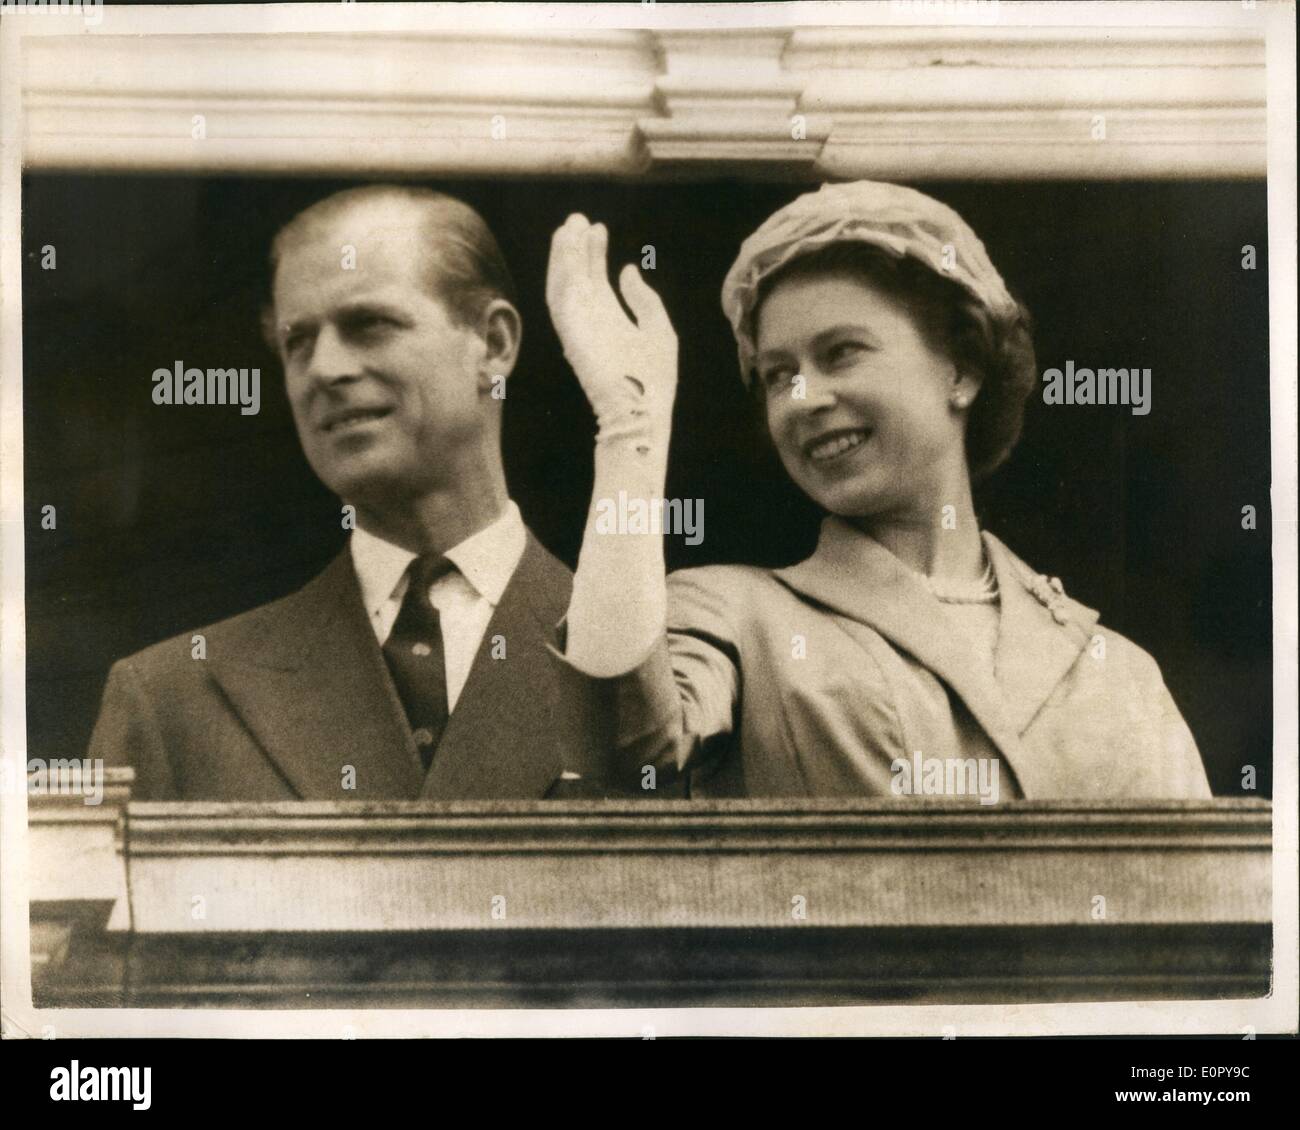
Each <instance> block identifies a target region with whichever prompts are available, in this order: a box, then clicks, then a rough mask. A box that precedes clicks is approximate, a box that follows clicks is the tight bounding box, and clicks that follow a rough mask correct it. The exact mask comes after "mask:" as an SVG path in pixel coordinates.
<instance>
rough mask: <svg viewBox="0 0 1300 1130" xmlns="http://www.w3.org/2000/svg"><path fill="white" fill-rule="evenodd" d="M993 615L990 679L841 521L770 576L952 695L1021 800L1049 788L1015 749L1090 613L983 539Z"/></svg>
mask: <svg viewBox="0 0 1300 1130" xmlns="http://www.w3.org/2000/svg"><path fill="white" fill-rule="evenodd" d="M983 538H984V544H985V547H986V552H987V553H988V555H989V557H990V559H991V561H992V564H993V568H994V571H995V573H996V574H997V578H998V587H999V590H1000V592H1001V613H1000V626H999V636H998V644H997V651H996V655H995V663H994V671H992V672H990V671H988V670H987V669H986V668H985V667H984V665H983V664H981V662H980V661H979V660H978V659H977V658H976V657H975V655H974V653H973V649H972V648H971V647H970V646H969V645H968V644H967V643H966V642H965V640H964V639H962V638H960V637H959V636H957V635H956V633H954V632H952V631H951V630H950V628H949V620H948V619H947V617H946V616H945V615H944V613H943V607H942V605H941V604H940V603H939V602H938V601H937V600H936V599H935V597H934V596H933V594H932V593H931V592H930V590H929V589H928V588H927V587H926V586H925V584H924V583H923V582H922V580H921V578H920V577H919V576H918V575H917V574H916V573H914V572H913V571H912V570H911V569H909V568H908V567H907V566H905V565H904V564H903V563H902V562H901V561H899V560H898V558H896V557H895V556H894V555H893V554H892V553H890V552H889V551H888V550H887V549H885V548H884V546H882V545H880V544H879V543H878V542H876V541H875V540H873V539H872V538H869V537H867V536H866V535H865V534H863V533H861V532H860V531H858V530H857V529H856V528H855V527H853V526H852V525H850V524H849V523H848V522H846V521H844V520H843V519H841V518H838V517H835V516H831V517H828V518H826V519H825V520H824V521H823V523H822V528H821V536H820V538H819V540H818V543H817V548H816V550H815V551H814V553H813V555H812V556H811V557H809V558H807V559H806V560H805V561H801V562H800V563H799V564H797V565H793V566H790V567H788V568H785V569H777V570H774V575H775V576H776V578H777V579H778V580H779V581H781V582H782V583H783V584H785V585H787V586H788V587H789V588H791V589H793V590H795V591H796V592H798V593H800V594H802V595H803V596H805V597H808V598H810V599H812V600H814V601H816V602H817V603H819V604H822V605H824V606H825V607H826V608H828V609H830V610H831V611H833V612H837V613H839V614H841V615H843V616H847V617H849V618H850V619H853V620H856V621H858V622H859V623H862V624H866V625H868V626H869V627H871V628H873V629H875V630H876V631H877V632H879V633H880V634H881V635H882V636H884V637H886V638H887V639H888V640H890V641H891V642H892V643H893V644H894V645H895V646H896V647H898V648H899V649H900V650H902V651H905V652H907V653H908V654H909V655H911V656H913V657H914V658H915V659H916V660H917V661H918V662H920V663H922V664H923V665H924V666H925V667H927V668H928V669H929V670H930V671H932V672H933V673H934V674H935V675H936V676H938V677H939V678H940V679H942V680H943V681H944V682H945V683H946V684H947V685H948V686H949V687H951V688H952V690H953V691H955V692H956V693H957V694H958V695H959V696H960V697H961V699H962V701H963V702H964V703H965V704H966V707H967V709H968V710H969V711H970V713H971V715H972V716H973V717H974V718H975V720H976V721H977V722H978V723H979V724H980V725H981V726H982V727H983V728H984V730H985V732H986V733H987V734H988V736H989V738H990V739H991V740H992V741H993V743H994V744H995V745H996V746H997V747H998V749H999V750H1000V751H1001V753H1002V755H1003V756H1004V757H1005V758H1006V759H1007V761H1008V762H1009V763H1010V764H1011V767H1012V769H1013V770H1014V772H1015V774H1016V777H1017V779H1018V780H1019V782H1020V785H1021V789H1022V791H1023V792H1024V795H1025V796H1027V797H1032V796H1034V795H1036V794H1038V793H1040V792H1041V791H1043V790H1044V789H1046V788H1048V787H1049V786H1050V771H1051V767H1050V766H1049V765H1047V764H1045V763H1043V759H1042V758H1041V757H1039V756H1037V755H1036V754H1034V753H1031V752H1030V751H1028V750H1026V749H1025V748H1024V746H1023V745H1022V743H1021V742H1020V740H1019V739H1020V735H1021V734H1023V733H1024V731H1025V729H1026V728H1027V727H1028V726H1029V723H1030V722H1031V721H1032V719H1033V717H1034V716H1035V715H1036V714H1037V713H1038V711H1039V709H1040V708H1041V707H1042V705H1043V703H1044V702H1045V701H1046V700H1047V698H1048V696H1049V695H1050V694H1051V693H1052V690H1053V689H1054V688H1055V686H1056V685H1057V683H1058V682H1060V680H1061V678H1062V677H1063V676H1064V675H1065V673H1066V672H1067V671H1068V670H1069V669H1070V667H1071V666H1072V665H1073V664H1074V662H1075V660H1076V659H1077V657H1078V655H1079V652H1080V651H1081V650H1082V649H1083V647H1084V646H1085V645H1086V643H1087V641H1088V633H1087V631H1086V628H1090V627H1091V626H1092V624H1094V623H1095V622H1096V613H1095V612H1092V611H1091V610H1090V609H1085V608H1083V606H1082V605H1079V604H1076V603H1075V602H1074V601H1071V600H1069V599H1068V598H1066V597H1065V596H1064V595H1063V594H1061V593H1059V592H1058V591H1057V589H1056V588H1053V587H1051V585H1050V583H1049V582H1048V581H1047V579H1046V578H1042V577H1039V576H1038V575H1037V574H1035V573H1034V572H1033V571H1032V570H1031V569H1029V567H1028V566H1027V565H1025V563H1024V562H1022V561H1021V560H1020V559H1019V558H1017V557H1016V556H1015V555H1014V554H1013V553H1012V552H1011V551H1010V550H1009V549H1007V547H1006V546H1005V545H1003V544H1002V543H1001V542H1000V541H999V540H998V539H997V538H995V537H994V536H993V535H992V534H988V533H985V534H984V535H983Z"/></svg>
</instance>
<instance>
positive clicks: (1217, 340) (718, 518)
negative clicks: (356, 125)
mask: <svg viewBox="0 0 1300 1130" xmlns="http://www.w3.org/2000/svg"><path fill="white" fill-rule="evenodd" d="M350 183H354V182H341V181H339V182H336V181H322V180H319V179H311V180H290V179H284V180H258V179H230V178H194V177H171V176H168V177H161V176H154V177H144V176H130V177H125V176H113V175H39V176H37V175H32V176H28V177H26V178H24V182H23V184H24V188H23V192H24V199H23V249H24V275H23V333H24V342H23V353H24V410H23V413H24V456H25V460H24V464H25V465H24V473H25V499H26V516H27V532H26V547H27V548H26V567H27V687H28V692H27V694H28V704H27V708H28V756H31V757H46V758H51V757H78V756H81V755H82V754H83V753H84V750H85V743H86V741H87V739H88V738H89V734H90V729H91V726H92V725H93V723H94V718H95V713H96V710H97V707H98V700H99V694H100V691H101V690H102V687H103V683H104V678H105V676H106V674H107V671H108V667H109V665H110V664H111V663H112V662H113V661H114V660H115V659H118V658H120V657H121V656H124V655H127V654H129V653H131V652H133V651H136V650H138V649H139V648H141V647H144V646H146V645H147V644H150V643H153V642H155V641H157V640H159V639H162V638H164V637H166V636H169V635H173V634H175V633H178V632H182V631H187V630H189V629H193V628H197V627H199V626H201V625H203V624H206V623H209V622H211V621H213V620H215V619H219V618H221V617H224V616H228V615H231V614H233V613H236V612H240V611H243V610H245V609H247V608H251V607H253V606H254V605H257V604H261V603H263V602H265V601H267V600H270V599H273V598H275V597H278V596H281V595H284V594H285V593H287V592H289V591H291V590H293V589H294V588H296V587H298V586H300V585H301V584H303V583H304V582H305V581H306V580H308V579H309V578H310V577H311V576H312V575H313V574H314V573H315V572H316V571H317V570H319V569H320V568H321V567H322V566H323V565H324V564H325V563H326V561H327V560H328V559H329V558H330V556H331V555H332V554H334V553H335V552H337V551H338V550H339V549H340V548H341V546H342V545H343V540H344V537H345V534H344V532H343V530H342V529H341V527H340V521H339V518H340V513H339V503H338V500H337V499H335V498H334V497H333V496H332V495H330V494H329V492H327V491H326V490H325V488H324V487H322V486H321V485H320V484H319V483H318V482H317V481H316V479H315V478H314V477H313V475H312V473H311V471H310V469H309V468H308V466H307V464H306V461H305V460H304V458H303V456H302V454H301V451H300V449H299V447H298V443H297V439H296V436H295V434H294V430H293V423H292V419H291V417H290V414H289V410H288V405H287V403H286V401H285V399H284V395H283V390H282V384H281V380H280V373H279V367H278V364H277V363H276V361H275V359H274V357H273V356H272V355H271V354H270V353H269V352H268V351H267V350H266V348H265V346H264V345H262V343H261V340H260V337H259V334H258V330H257V319H258V310H259V306H260V304H261V301H262V299H263V297H264V295H265V288H266V285H267V280H266V274H265V254H266V249H267V246H268V243H269V240H270V237H271V235H272V234H273V233H274V231H275V230H276V228H278V227H279V225H280V224H282V223H283V222H284V221H285V220H287V219H288V218H289V217H290V216H291V215H292V214H293V213H294V212H295V211H297V210H298V209H299V208H301V207H303V206H305V205H306V204H308V203H310V202H312V201H313V200H316V199H318V198H319V197H321V196H323V195H326V194H327V193H329V192H331V191H333V190H334V189H336V188H339V187H344V186H345V185H346V184H350ZM434 187H437V188H441V189H444V190H445V191H449V192H451V193H453V194H455V195H457V196H460V197H461V198H463V199H465V200H466V201H468V202H469V203H471V204H473V205H474V206H475V207H476V208H478V209H479V211H480V212H482V214H483V215H484V217H485V218H486V219H487V221H488V223H489V225H490V226H491V227H492V229H493V231H494V232H495V233H496V235H497V237H498V239H499V241H500V242H501V245H502V247H503V249H504V251H505V254H506V257H507V259H508V260H509V262H510V264H511V267H512V270H513V272H514V274H515V279H516V282H517V284H518V287H519V290H520V292H521V293H520V300H521V301H520V306H521V313H522V314H523V319H524V326H525V333H524V347H523V355H522V358H521V361H520V364H519V366H518V368H517V369H516V375H515V378H514V379H512V381H511V383H510V386H509V399H508V401H507V404H506V417H505V419H506V425H505V449H506V450H505V456H506V467H507V472H508V475H509V479H510V485H511V491H512V494H513V495H514V497H515V498H516V500H517V501H518V502H519V504H520V506H521V508H522V510H523V512H524V516H525V518H526V520H527V521H528V522H529V524H530V525H531V526H532V528H533V529H534V530H535V531H536V533H537V534H538V536H539V537H540V538H541V539H542V541H543V542H545V543H546V544H547V545H548V546H549V547H550V548H551V549H552V550H553V551H554V552H555V553H557V554H558V555H559V556H560V557H561V558H563V559H564V560H566V561H567V562H568V563H569V564H570V565H572V564H573V563H574V560H575V558H576V554H577V548H578V542H579V539H580V537H581V531H582V524H583V518H584V515H585V512H586V506H587V501H588V494H589V491H590V486H591V442H590V441H591V437H592V423H591V417H590V413H589V411H588V409H587V406H586V402H585V400H584V398H583V396H582V393H581V390H580V389H579V387H578V385H577V382H576V381H575V379H574V378H573V376H572V375H571V373H569V371H568V369H567V367H566V365H565V363H564V361H563V358H562V356H561V354H560V350H559V345H558V342H557V341H556V339H555V336H554V333H553V331H552V330H551V327H550V324H549V320H548V318H547V315H546V309H545V303H544V300H543V282H544V277H545V267H546V253H547V247H548V243H549V238H550V233H551V231H552V230H553V229H554V228H555V227H556V226H557V225H558V224H559V223H560V222H561V221H562V220H563V219H564V217H565V215H567V214H568V213H569V212H570V211H584V212H586V213H587V214H588V215H589V216H591V217H592V218H593V219H598V220H603V221H605V222H607V223H608V224H609V225H610V227H611V231H612V241H611V242H612V255H611V257H612V259H613V261H614V263H615V265H616V266H617V265H621V263H622V262H624V261H628V260H635V261H639V260H640V257H641V255H640V249H641V247H642V246H643V245H644V244H653V245H654V247H655V249H656V256H657V270H656V272H655V273H654V275H653V276H650V277H651V281H652V282H653V283H654V284H655V286H656V287H657V289H658V290H659V292H660V293H661V295H662V296H663V298H664V301H665V303H666V305H667V307H668V310H669V313H670V314H671V316H672V318H673V321H674V324H675V325H676V326H677V329H678V334H679V337H680V338H681V341H682V365H681V381H680V386H679V391H678V406H677V415H676V425H675V431H674V437H673V450H672V462H671V469H670V474H669V484H668V491H667V493H668V495H669V496H670V497H689V498H702V499H704V500H705V506H704V532H705V537H704V541H703V544H701V545H699V546H696V547H689V546H686V545H684V544H683V540H682V539H681V538H680V537H674V538H670V539H668V547H667V549H668V561H669V567H670V568H680V567H682V566H686V565H697V564H706V563H710V562H717V561H746V562H753V563H766V564H778V563H784V562H789V561H793V560H797V559H798V558H800V557H802V556H804V555H806V553H807V552H808V551H809V550H810V549H811V548H812V545H813V543H814V541H815V535H816V523H817V515H816V513H815V512H814V511H813V509H812V508H811V505H810V504H809V503H807V502H806V501H805V500H803V499H802V497H801V496H800V495H799V494H798V493H797V491H796V490H795V489H794V488H793V487H792V486H790V485H789V484H788V483H787V482H786V481H785V479H784V475H783V473H782V471H781V470H780V466H779V464H778V463H777V462H776V460H775V457H774V456H773V455H772V454H771V453H770V452H769V450H768V449H767V446H766V443H765V441H764V440H763V438H762V436H761V433H760V432H759V430H758V429H757V428H756V427H755V424H754V418H753V416H752V414H751V412H750V410H749V408H748V406H747V401H746V399H745V397H744V396H743V394H742V389H741V385H740V381H739V379H738V375H737V368H736V360H735V348H734V344H733V342H732V338H731V333H730V329H729V327H728V326H727V323H726V321H725V319H724V318H723V316H722V313H721V309H720V306H719V302H718V290H719V286H720V284H721V280H722V277H723V275H724V273H725V272H726V269H727V267H728V266H729V265H730V263H731V261H732V258H733V257H734V255H735V252H736V250H737V248H738V246H739V244H740V242H741V240H742V239H743V238H744V237H745V236H746V235H747V234H749V232H751V231H752V230H753V229H754V228H755V227H756V226H757V225H758V223H760V222H761V221H762V220H763V219H764V218H765V217H766V216H767V215H769V214H770V213H771V212H772V211H773V210H775V209H776V208H777V207H779V206H780V205H782V204H784V203H786V202H787V201H788V200H790V199H792V198H793V196H795V195H796V194H797V193H798V192H800V191H803V190H805V189H806V188H807V187H808V186H805V185H792V184H788V183H787V184H770V183H767V184H763V183H753V182H750V181H740V180H717V181H709V182H695V183H647V182H644V181H638V182H623V181H582V182H573V181H557V180H546V181H541V180H538V181H527V180H509V181H498V180H476V181H459V182H449V181H439V182H434ZM918 187H920V188H922V189H923V190H924V191H926V192H929V193H930V194H932V195H934V196H936V197H938V198H939V199H941V200H944V201H946V202H947V203H949V204H951V205H953V206H954V207H955V208H956V209H957V210H958V211H959V212H961V213H962V215H963V216H964V217H965V218H966V219H967V220H968V221H969V223H970V224H971V226H972V227H973V228H974V229H975V231H976V232H977V233H978V234H979V235H980V236H981V238H982V239H983V240H984V242H985V244H986V245H987V247H988V249H989V252H990V255H991V256H992V258H993V261H994V263H995V264H997V266H998V268H999V269H1000V271H1001V272H1002V274H1003V276H1004V277H1005V278H1006V279H1007V282H1008V283H1009V285H1010V286H1011V288H1012V290H1013V291H1014V292H1015V293H1016V294H1017V295H1018V296H1019V297H1020V298H1021V299H1022V300H1023V301H1025V302H1026V304H1027V305H1028V306H1029V308H1030V310H1031V311H1032V312H1033V314H1034V316H1035V320H1036V323H1037V326H1038V331H1037V334H1036V341H1037V344H1038V353H1039V368H1040V372H1041V370H1042V369H1044V368H1047V367H1050V366H1058V367H1063V366H1064V364H1065V361H1066V360H1067V359H1073V360H1074V361H1075V363H1076V365H1079V366H1085V365H1086V366H1088V367H1091V368H1096V367H1099V366H1115V367H1130V368H1131V367H1139V368H1150V369H1152V371H1153V376H1152V410H1151V413H1150V415H1149V416H1145V417H1137V416H1133V415H1131V413H1130V412H1129V410H1128V409H1127V408H1125V407H1082V406H1073V407H1069V406H1066V407H1048V406H1045V405H1044V404H1043V403H1042V401H1041V397H1035V398H1034V399H1033V400H1031V403H1030V407H1029V412H1028V414H1027V418H1026V430H1025V437H1024V439H1023V440H1022V441H1021V443H1020V446H1019V448H1018V449H1017V451H1016V453H1015V454H1014V455H1013V457H1012V459H1011V461H1010V463H1009V464H1008V465H1007V466H1006V467H1005V468H1003V469H1002V470H1001V471H1000V472H998V473H997V474H996V475H995V476H994V478H993V479H992V480H990V481H989V482H988V483H987V484H985V485H984V486H983V487H982V488H980V489H979V490H978V491H977V496H976V503H977V507H978V509H979V512H980V518H981V521H982V522H983V524H984V525H985V526H986V527H987V528H989V529H991V530H992V531H993V532H995V533H996V534H998V535H999V536H1000V537H1002V538H1003V539H1004V540H1005V541H1006V542H1007V543H1008V544H1009V545H1010V546H1011V547H1012V548H1013V549H1014V550H1015V551H1016V552H1017V553H1019V554H1020V556H1022V557H1023V558H1025V559H1026V560H1027V561H1029V562H1030V564H1031V565H1033V566H1034V567H1035V568H1037V569H1040V570H1042V571H1043V572H1045V573H1048V574H1052V575H1058V576H1060V577H1061V579H1062V580H1063V581H1064V584H1065V587H1066V591H1067V592H1069V593H1070V594H1071V595H1072V596H1074V597H1076V598H1077V599H1079V600H1081V601H1083V602H1084V603H1085V604H1088V605H1091V606H1092V607H1095V608H1098V609H1100V610H1101V613H1102V619H1103V623H1105V624H1107V625H1109V626H1111V627H1113V628H1115V629H1117V630H1118V631H1120V632H1123V633H1124V634H1125V635H1127V636H1129V637H1130V638H1132V639H1134V640H1135V641H1136V642H1137V643H1139V644H1140V645H1142V646H1143V647H1144V648H1146V649H1147V650H1148V651H1150V652H1151V653H1152V654H1154V656H1155V657H1156V659H1157V660H1158V662H1159V663H1160V666H1161V669H1162V670H1163V672H1164V675H1165V679H1166V681H1167V683H1168V684H1169V687H1170V689H1171V690H1172V692H1173V695H1174V698H1175V699H1176V700H1177V702H1178V704H1179V706H1180V707H1181V708H1182V710H1183V713H1184V715H1185V716H1186V718H1187V720H1188V722H1189V724H1190V725H1191V728H1192V730H1193V732H1194V734H1195V735H1196V738H1197V741H1198V743H1199V745H1200V748H1201V752H1202V754H1203V756H1204V758H1205V760H1206V763H1207V766H1208V769H1209V774H1210V781H1211V785H1212V786H1213V788H1214V791H1215V792H1216V793H1219V794H1224V795H1239V794H1240V792H1241V788H1240V781H1241V767H1242V766H1243V765H1244V764H1252V765H1254V766H1256V768H1257V770H1258V773H1259V792H1258V793H1257V794H1255V795H1263V796H1268V795H1271V785H1272V770H1271V764H1272V758H1271V745H1270V742H1271V729H1272V696H1271V678H1272V670H1271V597H1270V584H1271V574H1270V569H1271V561H1270V544H1271V527H1270V521H1269V509H1268V507H1269V481H1270V480H1269V409H1268V396H1269V381H1268V364H1267V358H1268V352H1267V350H1268V322H1267V312H1268V295H1267V262H1266V248H1267V243H1268V237H1267V231H1266V227H1265V215H1266V210H1265V204H1266V201H1265V186H1264V184H1263V183H1262V182H1254V181H1234V182H1207V183H1187V182H1180V183H1165V182H1160V183H1100V184H1098V183H1090V184H1081V183H1036V184H1020V183H1015V184H1013V183H1004V184H999V183H978V184H948V183H929V184H924V185H919V186H918ZM47 244H48V245H53V246H54V247H55V248H56V254H57V269H56V270H52V271H47V270H43V269H42V268H41V249H42V247H43V246H44V245H47ZM1244 244H1252V245H1254V246H1255V247H1256V248H1257V250H1258V255H1259V259H1258V265H1257V269H1256V270H1254V271H1245V270H1243V269H1242V267H1241V258H1242V252H1241V248H1242V246H1243V245H1244ZM177 360H181V361H183V362H184V363H185V365H186V366H191V365H193V366H198V367H201V368H208V367H220V368H225V367H229V366H234V367H248V368H252V367H259V368H260V369H261V370H262V407H261V412H260V414H259V415H257V416H241V415H240V413H239V410H238V408H237V407H229V406H225V407H223V406H212V407H197V406H191V407H175V406H171V407H169V406H159V405H155V404H154V403H153V401H152V399H151V393H152V390H153V382H152V380H151V374H152V373H153V370H154V369H156V368H159V367H167V368H170V367H171V366H172V364H173V363H174V362H175V361H177ZM46 504H52V505H54V506H55V507H57V513H58V526H57V529H56V530H53V531H46V530H42V529H41V525H40V512H41V507H42V506H44V505H46ZM1247 504H1250V505H1253V506H1255V508H1256V510H1257V514H1258V518H1257V521H1258V528H1257V529H1256V530H1255V531H1253V532H1251V531H1245V530H1243V529H1242V527H1241V508H1242V507H1243V506H1244V505H1247Z"/></svg>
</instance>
